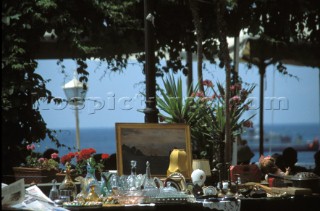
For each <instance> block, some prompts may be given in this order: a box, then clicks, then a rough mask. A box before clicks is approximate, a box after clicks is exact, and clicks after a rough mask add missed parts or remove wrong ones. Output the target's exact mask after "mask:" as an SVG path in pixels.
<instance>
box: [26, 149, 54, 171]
mask: <svg viewBox="0 0 320 211" xmlns="http://www.w3.org/2000/svg"><path fill="white" fill-rule="evenodd" d="M34 149H35V145H34V144H30V145H27V150H28V151H30V155H28V156H27V157H26V163H25V164H24V165H22V166H25V167H29V168H40V169H46V170H48V171H50V170H59V162H57V161H56V160H55V159H56V158H58V156H59V155H58V154H57V153H52V154H51V158H50V159H47V158H43V157H41V156H40V154H39V153H35V152H34V151H33V150H34Z"/></svg>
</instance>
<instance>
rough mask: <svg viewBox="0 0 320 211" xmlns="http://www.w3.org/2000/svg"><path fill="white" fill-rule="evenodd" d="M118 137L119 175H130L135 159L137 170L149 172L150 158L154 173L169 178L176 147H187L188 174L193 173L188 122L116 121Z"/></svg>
mask: <svg viewBox="0 0 320 211" xmlns="http://www.w3.org/2000/svg"><path fill="white" fill-rule="evenodd" d="M116 141H117V170H118V174H119V175H129V174H130V173H131V166H130V161H131V160H135V161H137V166H136V172H137V174H145V171H146V162H147V161H149V163H150V171H151V175H152V176H153V177H159V178H165V177H167V169H168V167H169V163H170V153H171V151H172V150H173V149H184V150H185V151H186V153H187V167H188V174H187V175H191V171H192V153H191V142H190V127H189V125H187V124H157V123H116ZM186 179H190V177H187V178H186Z"/></svg>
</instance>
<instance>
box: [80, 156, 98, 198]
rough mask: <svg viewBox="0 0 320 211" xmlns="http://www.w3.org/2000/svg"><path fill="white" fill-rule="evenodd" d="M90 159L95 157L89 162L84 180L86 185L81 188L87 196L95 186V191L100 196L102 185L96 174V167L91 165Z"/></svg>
mask: <svg viewBox="0 0 320 211" xmlns="http://www.w3.org/2000/svg"><path fill="white" fill-rule="evenodd" d="M90 159H93V158H89V160H88V162H87V174H86V177H85V178H84V182H83V186H84V187H81V189H82V190H83V191H84V195H85V197H86V196H87V195H88V194H89V193H90V190H91V189H92V188H91V187H92V186H94V191H95V193H96V194H97V195H98V196H100V194H101V185H100V183H99V182H98V180H97V178H96V176H95V172H96V170H95V168H93V167H92V166H91V165H90Z"/></svg>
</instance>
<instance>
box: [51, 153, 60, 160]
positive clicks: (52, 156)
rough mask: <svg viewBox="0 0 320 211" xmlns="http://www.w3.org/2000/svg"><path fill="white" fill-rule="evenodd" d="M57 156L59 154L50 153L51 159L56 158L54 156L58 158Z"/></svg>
mask: <svg viewBox="0 0 320 211" xmlns="http://www.w3.org/2000/svg"><path fill="white" fill-rule="evenodd" d="M58 157H59V154H58V153H52V154H51V158H52V159H56V158H58Z"/></svg>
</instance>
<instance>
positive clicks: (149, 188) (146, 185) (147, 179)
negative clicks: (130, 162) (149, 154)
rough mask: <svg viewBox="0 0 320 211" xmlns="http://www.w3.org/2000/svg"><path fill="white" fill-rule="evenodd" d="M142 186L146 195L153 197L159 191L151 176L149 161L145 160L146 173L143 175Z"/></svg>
mask: <svg viewBox="0 0 320 211" xmlns="http://www.w3.org/2000/svg"><path fill="white" fill-rule="evenodd" d="M142 188H143V190H144V191H145V195H146V196H150V197H155V196H157V194H158V193H159V189H158V188H157V185H156V183H155V182H154V179H153V178H152V176H151V171H150V163H149V161H147V162H146V174H145V175H144V181H143V184H142Z"/></svg>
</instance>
